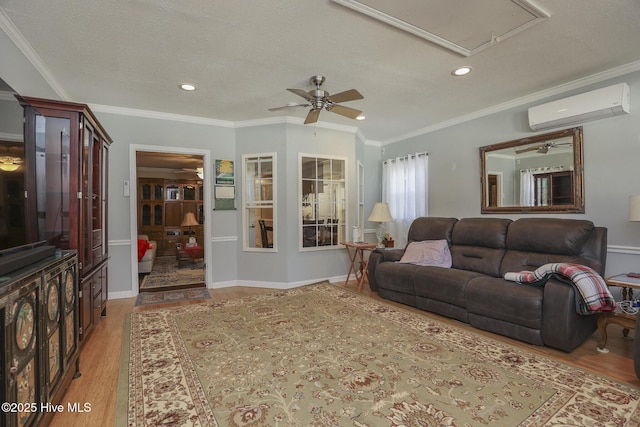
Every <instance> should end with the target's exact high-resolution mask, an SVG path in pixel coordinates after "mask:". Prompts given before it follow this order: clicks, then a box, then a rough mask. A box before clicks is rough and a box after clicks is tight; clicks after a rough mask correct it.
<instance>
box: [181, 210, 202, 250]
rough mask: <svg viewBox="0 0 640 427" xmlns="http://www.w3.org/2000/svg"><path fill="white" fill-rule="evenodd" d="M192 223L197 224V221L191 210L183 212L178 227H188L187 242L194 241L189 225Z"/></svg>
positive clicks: (192, 224) (191, 225)
mask: <svg viewBox="0 0 640 427" xmlns="http://www.w3.org/2000/svg"><path fill="white" fill-rule="evenodd" d="M194 225H198V221H196V216H195V215H194V214H193V212H187V213H186V214H184V218H183V219H182V222H181V223H180V227H189V243H195V242H196V239H195V237H193V230H192V229H191V227H193V226H194Z"/></svg>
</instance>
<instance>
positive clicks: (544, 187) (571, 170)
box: [480, 127, 584, 214]
mask: <svg viewBox="0 0 640 427" xmlns="http://www.w3.org/2000/svg"><path fill="white" fill-rule="evenodd" d="M480 163H481V173H482V175H481V183H482V208H481V212H482V213H483V214H485V213H486V214H488V213H536V212H540V213H542V212H554V213H559V212H564V213H584V179H583V170H582V127H575V128H571V129H564V130H560V131H556V132H550V133H546V134H543V135H536V136H532V137H528V138H522V139H517V140H513V141H507V142H502V143H499V144H494V145H488V146H485V147H480Z"/></svg>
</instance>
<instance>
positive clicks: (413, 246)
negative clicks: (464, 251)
mask: <svg viewBox="0 0 640 427" xmlns="http://www.w3.org/2000/svg"><path fill="white" fill-rule="evenodd" d="M398 262H400V263H402V264H416V265H432V266H434V267H444V268H449V267H451V252H449V243H448V242H447V241H446V240H445V239H442V240H424V241H422V242H409V244H408V245H407V249H406V250H405V251H404V254H403V255H402V258H401V259H400V261H398Z"/></svg>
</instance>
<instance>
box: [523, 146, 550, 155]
mask: <svg viewBox="0 0 640 427" xmlns="http://www.w3.org/2000/svg"><path fill="white" fill-rule="evenodd" d="M542 147H544V145H536V146H535V147H527V148H523V149H522V150H516V154H522V153H526V152H529V151H536V150H538V149H540V148H542Z"/></svg>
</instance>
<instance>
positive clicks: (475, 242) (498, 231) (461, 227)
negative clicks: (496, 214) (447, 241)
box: [451, 218, 512, 249]
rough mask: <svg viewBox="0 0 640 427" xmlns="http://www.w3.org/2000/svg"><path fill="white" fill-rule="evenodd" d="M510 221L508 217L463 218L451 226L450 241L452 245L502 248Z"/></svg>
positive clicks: (504, 245) (504, 244)
mask: <svg viewBox="0 0 640 427" xmlns="http://www.w3.org/2000/svg"><path fill="white" fill-rule="evenodd" d="M511 223H512V221H511V220H510V219H504V218H464V219H461V220H459V221H458V222H457V223H456V225H455V227H454V228H453V233H452V240H451V242H452V243H453V244H454V245H465V246H480V247H483V248H493V249H504V248H506V241H507V230H508V229H509V226H510V225H511Z"/></svg>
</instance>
